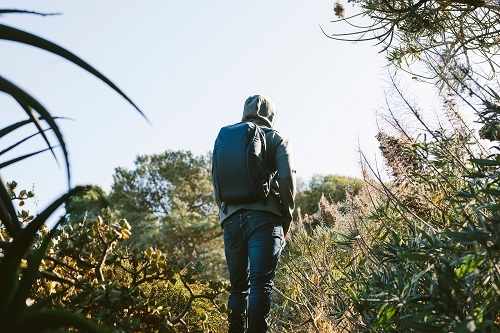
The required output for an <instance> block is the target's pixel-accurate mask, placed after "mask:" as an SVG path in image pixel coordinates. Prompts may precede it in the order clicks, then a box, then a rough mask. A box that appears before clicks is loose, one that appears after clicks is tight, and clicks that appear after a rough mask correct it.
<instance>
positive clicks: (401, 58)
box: [327, 0, 500, 79]
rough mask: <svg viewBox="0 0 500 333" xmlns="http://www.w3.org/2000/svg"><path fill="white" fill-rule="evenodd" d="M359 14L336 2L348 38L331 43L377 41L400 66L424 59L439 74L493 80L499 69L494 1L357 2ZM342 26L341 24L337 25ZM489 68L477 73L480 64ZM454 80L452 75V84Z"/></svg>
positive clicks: (499, 10)
mask: <svg viewBox="0 0 500 333" xmlns="http://www.w3.org/2000/svg"><path fill="white" fill-rule="evenodd" d="M349 2H352V3H354V4H355V5H357V6H359V7H360V9H361V12H360V13H356V14H353V15H349V14H347V13H346V11H347V10H346V9H345V7H344V5H343V4H342V3H340V2H337V4H336V8H335V12H336V14H337V17H339V19H338V20H336V21H333V22H335V23H336V24H337V23H347V27H348V28H347V29H348V32H347V33H336V32H334V33H332V34H327V35H328V36H329V37H330V38H334V39H338V40H351V41H375V42H376V44H377V45H379V46H381V52H384V51H387V56H388V60H389V61H391V62H393V63H394V64H396V65H398V66H400V67H401V66H404V65H406V64H410V63H412V62H414V61H416V60H423V61H424V62H426V63H427V64H429V65H431V66H432V68H433V70H434V72H435V73H436V74H437V75H438V76H440V75H446V74H447V75H449V74H450V73H455V74H454V75H458V76H463V74H459V72H458V71H457V69H458V68H460V69H461V70H462V71H465V72H466V73H468V71H470V70H475V71H476V72H477V73H481V74H482V75H483V76H485V77H488V78H492V77H493V76H492V75H493V74H494V73H496V71H497V70H498V64H497V63H496V61H495V59H494V57H495V56H496V55H497V54H498V52H499V51H500V33H499V32H500V16H499V14H500V6H499V5H498V3H497V2H495V1H490V0H454V1H453V0H451V1H448V0H444V1H442V0H408V1H398V0H389V1H387V0H352V1H349ZM335 27H338V25H335ZM480 63H481V64H487V65H488V66H487V67H484V66H482V69H481V71H479V70H478V64H480ZM450 78H451V77H450V76H448V79H450Z"/></svg>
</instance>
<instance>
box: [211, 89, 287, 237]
mask: <svg viewBox="0 0 500 333" xmlns="http://www.w3.org/2000/svg"><path fill="white" fill-rule="evenodd" d="M275 117H276V107H275V106H274V103H273V102H271V101H270V100H269V99H268V98H267V97H266V96H263V95H256V96H252V97H249V98H248V99H247V100H246V102H245V107H244V109H243V117H242V119H241V120H242V121H251V122H254V123H256V124H258V125H260V126H265V127H269V128H273V125H274V119H275ZM266 132H267V133H266V143H267V147H268V152H269V154H270V155H271V156H268V160H269V161H270V164H271V166H272V167H275V168H276V171H277V174H276V176H275V177H274V179H273V182H272V184H271V191H272V193H271V194H270V195H269V196H268V197H267V198H266V200H265V201H257V202H252V203H245V204H230V205H228V204H226V203H221V202H217V205H218V206H219V208H221V209H220V212H219V216H220V221H221V223H222V222H224V220H225V219H226V218H227V217H229V216H230V215H232V214H233V213H235V212H236V211H238V210H241V209H247V210H261V211H268V212H271V213H274V214H277V215H280V216H282V217H283V230H284V232H285V234H286V233H287V232H288V230H289V228H290V224H291V223H292V214H293V210H294V208H295V194H296V191H297V185H296V177H295V167H294V164H293V157H292V148H291V145H290V143H289V141H288V140H287V139H286V138H284V137H283V136H281V134H280V133H278V132H277V131H266Z"/></svg>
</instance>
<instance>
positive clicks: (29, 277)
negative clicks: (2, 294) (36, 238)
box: [7, 217, 64, 318]
mask: <svg viewBox="0 0 500 333" xmlns="http://www.w3.org/2000/svg"><path fill="white" fill-rule="evenodd" d="M63 221H64V218H63V217H61V218H60V219H59V221H58V222H57V223H56V224H55V225H54V226H53V227H52V229H51V230H50V232H49V233H48V234H47V235H46V236H45V238H44V239H43V241H42V244H41V245H40V247H39V248H38V249H37V250H36V251H35V252H34V253H33V255H32V256H31V257H30V258H29V259H28V267H27V268H26V270H24V271H23V275H22V279H21V282H20V283H19V287H18V288H17V290H16V293H15V295H14V297H13V298H12V304H11V305H10V307H9V311H10V315H8V317H7V318H14V317H15V316H16V314H17V313H20V312H21V311H22V310H23V308H26V307H27V305H26V299H27V298H28V297H29V296H30V294H31V291H32V288H33V285H34V284H35V282H36V280H37V278H38V276H39V273H40V271H39V267H40V263H41V262H42V259H43V258H44V256H45V253H46V252H47V248H48V247H49V246H50V244H51V242H52V238H54V235H55V233H56V231H57V228H58V226H59V225H60V224H61V222H63Z"/></svg>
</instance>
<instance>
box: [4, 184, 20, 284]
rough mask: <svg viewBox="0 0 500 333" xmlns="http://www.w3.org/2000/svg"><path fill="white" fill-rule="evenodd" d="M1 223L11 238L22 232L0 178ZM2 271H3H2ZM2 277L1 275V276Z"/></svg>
mask: <svg viewBox="0 0 500 333" xmlns="http://www.w3.org/2000/svg"><path fill="white" fill-rule="evenodd" d="M0 221H1V222H2V223H3V224H4V226H5V229H6V230H7V232H8V233H9V235H10V236H12V237H14V236H16V235H17V233H18V232H19V231H20V230H21V225H20V224H19V221H18V219H17V213H16V209H15V208H14V205H13V204H12V199H11V197H10V194H9V192H7V189H6V188H5V185H4V182H3V181H2V178H1V177H0ZM0 271H1V270H0ZM0 275H1V274H0Z"/></svg>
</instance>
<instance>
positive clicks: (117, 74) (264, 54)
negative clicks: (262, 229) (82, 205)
mask: <svg viewBox="0 0 500 333" xmlns="http://www.w3.org/2000/svg"><path fill="white" fill-rule="evenodd" d="M334 3H335V1H325V0H313V1H303V0H286V1H285V0H272V1H270V0H257V1H221V0H215V1H206V0H205V1H200V0H194V1H173V0H170V1H164V0H161V1H160V0H147V1H130V0H107V1H102V0H79V1H76V0H74V1H67V0H45V1H39V0H38V1H35V0H26V1H19V0H3V1H2V5H1V6H0V7H1V8H11V9H12V8H16V9H29V10H36V11H40V12H58V13H62V15H58V16H49V17H40V16H34V15H20V14H9V15H3V16H1V17H0V23H1V24H6V25H11V26H14V27H18V28H20V29H22V30H26V31H29V32H31V33H34V34H37V35H39V36H41V37H44V38H46V39H48V40H50V41H53V42H55V43H57V44H59V45H61V46H63V47H65V48H67V49H68V50H70V51H72V52H74V53H75V54H77V55H78V56H80V57H81V58H83V59H84V60H86V61H87V62H89V63H90V64H91V65H93V66H94V67H95V68H97V69H98V70H100V71H101V72H102V73H103V74H104V75H106V76H107V77H108V78H110V79H111V80H112V81H113V82H114V83H115V84H117V85H118V87H120V88H121V89H122V90H123V91H124V92H125V93H126V94H127V95H128V96H129V97H131V98H132V100H133V101H134V102H135V103H136V104H137V105H138V106H139V107H140V108H141V109H142V110H143V112H144V113H146V115H147V117H148V118H149V119H150V120H151V122H152V125H150V124H148V123H147V122H146V121H145V120H143V119H142V118H141V116H140V115H139V114H138V113H137V112H136V111H135V110H134V109H133V108H132V106H130V105H129V104H128V103H127V102H126V101H125V100H124V99H123V98H121V97H120V96H119V95H118V94H117V93H115V92H114V91H113V90H111V89H110V88H108V87H107V86H105V85H104V84H103V83H101V82H100V81H99V80H98V79H96V78H95V77H93V76H92V75H90V74H88V73H86V72H84V71H83V70H81V69H80V68H78V67H76V66H75V65H72V64H71V63H69V62H67V61H66V60H64V59H62V58H59V57H57V56H54V55H51V54H49V53H47V52H45V51H40V50H36V49H34V48H32V47H28V46H23V45H20V44H16V43H12V42H7V41H0V75H2V76H4V77H5V78H7V79H9V80H11V81H13V82H14V83H16V84H17V85H19V86H21V87H23V88H24V89H25V90H26V91H28V92H29V93H31V94H32V95H33V96H34V97H36V98H37V99H38V100H39V101H40V102H41V103H42V104H43V105H44V106H45V107H46V108H47V109H48V110H49V111H50V112H51V113H52V114H53V115H55V116H64V117H69V118H72V119H74V120H60V121H59V122H58V124H59V126H60V127H61V129H62V132H63V134H64V138H65V140H66V142H67V145H68V148H69V151H70V163H71V172H72V177H73V178H72V179H73V182H72V185H76V184H97V185H100V186H102V187H103V188H104V189H105V190H106V191H109V189H110V187H111V183H112V175H113V173H114V168H115V167H118V166H122V167H127V168H131V167H133V161H134V160H135V157H136V156H137V155H138V154H153V153H161V152H163V151H165V150H167V149H172V150H177V149H183V150H191V151H192V152H193V153H195V154H197V155H198V154H204V153H206V152H208V151H210V150H211V149H212V146H213V141H214V138H215V136H216V134H217V132H218V130H219V128H220V127H221V126H223V125H226V124H229V123H234V122H237V121H239V120H240V117H241V112H242V110H243V103H244V101H245V99H246V98H247V97H248V96H250V95H254V94H266V95H268V96H269V97H270V98H271V99H272V100H273V101H274V102H275V104H276V105H277V107H278V117H277V120H276V126H275V127H276V129H277V130H278V131H280V132H281V133H282V134H283V135H284V136H287V137H288V138H290V140H291V142H292V145H293V149H294V156H295V162H296V167H297V172H298V175H299V176H300V177H302V178H305V179H308V178H310V176H311V175H313V174H315V173H320V174H338V175H346V176H359V175H360V169H359V166H358V153H357V149H358V145H360V146H361V148H362V149H363V150H364V151H365V152H366V153H367V155H368V156H375V154H376V152H377V145H378V144H377V142H376V140H375V134H376V122H375V111H376V110H378V109H379V107H380V106H381V105H382V104H383V103H382V102H383V88H384V87H385V86H386V83H385V80H384V75H385V70H384V69H383V66H384V65H385V62H384V56H383V55H382V54H378V53H377V52H378V51H379V50H380V49H379V48H378V47H374V46H373V43H370V42H368V43H360V44H353V43H348V42H337V41H334V40H331V39H328V38H327V37H325V36H324V35H323V33H322V32H321V30H320V26H322V27H323V28H324V29H325V30H326V31H329V32H334V31H335V32H340V31H339V30H338V29H340V25H339V26H336V25H332V24H330V23H329V22H330V21H331V20H334V19H335V16H334V13H333V6H334ZM345 6H346V9H347V14H349V11H350V10H352V7H351V6H350V5H347V3H345ZM336 29H337V30H336ZM0 105H1V108H0V117H1V118H0V119H2V123H1V124H0V127H4V126H6V125H7V124H10V123H12V122H13V121H14V120H15V119H18V117H19V116H20V115H22V112H21V110H20V108H19V107H18V106H17V105H16V104H15V103H13V101H11V100H10V99H9V98H7V96H6V95H0ZM22 118H24V117H22ZM12 139H13V140H14V138H13V137H12ZM5 143H6V141H5V139H3V142H2V143H0V145H1V146H0V149H3V147H4V146H5ZM37 146H38V144H35V143H34V142H32V143H30V144H27V145H24V146H23V147H22V148H19V150H17V152H16V153H15V154H14V155H16V156H17V155H20V154H23V153H26V152H28V151H31V150H32V149H35V147H37ZM14 155H12V156H14ZM2 160H3V159H2ZM60 161H61V162H62V161H63V160H62V159H61V160H60ZM2 178H3V180H4V181H10V180H17V181H18V182H20V183H21V188H28V189H30V188H31V186H32V184H34V185H35V191H36V193H37V198H38V200H39V203H40V205H41V206H42V207H41V208H43V207H44V206H46V205H47V203H48V202H51V201H52V200H53V199H54V198H56V197H57V196H59V195H60V194H62V193H63V192H65V190H67V184H66V181H65V173H64V170H63V168H62V167H61V168H59V167H58V166H57V163H56V162H55V161H54V159H53V158H52V156H51V155H50V154H48V153H47V154H43V155H40V156H37V157H34V158H31V159H29V160H27V161H25V162H23V163H18V164H16V165H14V166H12V167H9V168H5V169H3V170H2Z"/></svg>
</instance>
